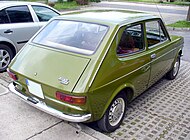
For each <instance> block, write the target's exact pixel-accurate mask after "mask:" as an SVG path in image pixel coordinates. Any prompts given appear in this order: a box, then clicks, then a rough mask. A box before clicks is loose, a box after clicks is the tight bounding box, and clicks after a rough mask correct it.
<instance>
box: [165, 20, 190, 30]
mask: <svg viewBox="0 0 190 140" xmlns="http://www.w3.org/2000/svg"><path fill="white" fill-rule="evenodd" d="M168 26H170V27H175V28H190V22H188V21H185V20H183V21H177V22H176V23H173V24H169V25H168Z"/></svg>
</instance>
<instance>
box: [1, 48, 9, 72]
mask: <svg viewBox="0 0 190 140" xmlns="http://www.w3.org/2000/svg"><path fill="white" fill-rule="evenodd" d="M10 59H11V57H10V55H9V53H8V52H7V51H6V50H0V69H4V68H6V67H7V66H8V64H9V62H10Z"/></svg>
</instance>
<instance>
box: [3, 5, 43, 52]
mask: <svg viewBox="0 0 190 140" xmlns="http://www.w3.org/2000/svg"><path fill="white" fill-rule="evenodd" d="M0 13H4V18H5V17H6V19H7V20H6V22H4V23H1V28H0V34H1V36H3V37H5V38H7V39H9V40H11V41H12V42H13V43H14V44H15V46H16V47H17V50H20V48H21V47H22V46H23V45H24V44H25V43H26V42H27V41H28V40H29V39H30V38H31V37H32V36H33V35H34V34H35V33H36V32H37V31H38V30H39V29H40V27H39V25H38V23H37V22H34V20H33V18H32V15H31V13H30V11H29V9H28V6H27V5H21V6H11V7H8V8H5V9H3V10H1V11H0Z"/></svg>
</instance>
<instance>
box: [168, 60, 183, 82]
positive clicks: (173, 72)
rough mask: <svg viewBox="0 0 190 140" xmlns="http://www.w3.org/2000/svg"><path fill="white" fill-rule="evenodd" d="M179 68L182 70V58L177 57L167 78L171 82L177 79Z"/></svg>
mask: <svg viewBox="0 0 190 140" xmlns="http://www.w3.org/2000/svg"><path fill="white" fill-rule="evenodd" d="M179 68H180V56H178V57H177V59H176V60H175V62H174V65H173V67H172V69H171V70H170V71H169V72H168V73H167V74H166V78H167V79H169V80H173V79H175V77H176V76H177V74H178V72H179Z"/></svg>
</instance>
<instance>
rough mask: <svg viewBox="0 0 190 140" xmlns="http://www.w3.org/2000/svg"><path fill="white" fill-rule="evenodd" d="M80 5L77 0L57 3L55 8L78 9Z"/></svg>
mask: <svg viewBox="0 0 190 140" xmlns="http://www.w3.org/2000/svg"><path fill="white" fill-rule="evenodd" d="M77 7H78V5H77V3H76V1H72V2H62V3H55V6H54V8H55V9H57V10H66V9H76V8H77Z"/></svg>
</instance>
